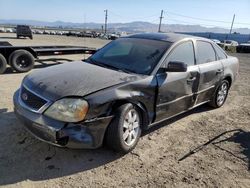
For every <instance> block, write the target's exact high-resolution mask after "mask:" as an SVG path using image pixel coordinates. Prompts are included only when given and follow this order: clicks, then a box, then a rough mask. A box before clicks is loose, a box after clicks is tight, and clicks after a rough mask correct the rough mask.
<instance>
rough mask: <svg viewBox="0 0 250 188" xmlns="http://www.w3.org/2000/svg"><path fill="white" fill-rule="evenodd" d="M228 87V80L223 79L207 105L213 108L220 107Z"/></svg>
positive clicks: (226, 94) (225, 97)
mask: <svg viewBox="0 0 250 188" xmlns="http://www.w3.org/2000/svg"><path fill="white" fill-rule="evenodd" d="M229 87H230V85H229V82H228V81H227V80H223V81H222V82H221V83H220V85H219V87H218V88H217V90H216V92H215V93H214V96H213V98H212V100H211V102H210V103H209V105H210V106H212V107H214V108H220V107H222V106H223V104H224V103H225V101H226V99H227V96H228V91H229Z"/></svg>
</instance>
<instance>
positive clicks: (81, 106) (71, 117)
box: [44, 98, 89, 123]
mask: <svg viewBox="0 0 250 188" xmlns="http://www.w3.org/2000/svg"><path fill="white" fill-rule="evenodd" d="M88 108H89V105H88V103H87V101H85V100H83V99H77V98H64V99H61V100H58V101H56V102H55V103H54V104H52V105H51V106H50V107H49V108H48V109H47V110H46V111H45V113H44V114H45V115H46V116H48V117H51V118H53V119H56V120H59V121H64V122H72V123H73V122H79V121H82V120H83V119H84V118H85V116H86V114H87V112H88Z"/></svg>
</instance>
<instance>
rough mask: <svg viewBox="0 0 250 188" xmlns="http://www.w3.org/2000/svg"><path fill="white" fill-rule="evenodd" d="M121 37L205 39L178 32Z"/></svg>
mask: <svg viewBox="0 0 250 188" xmlns="http://www.w3.org/2000/svg"><path fill="white" fill-rule="evenodd" d="M123 38H140V39H150V40H159V41H167V42H173V43H174V42H177V41H179V40H182V39H185V38H192V39H202V40H207V39H205V38H202V37H196V36H192V35H185V34H179V33H140V34H134V35H129V36H126V37H123Z"/></svg>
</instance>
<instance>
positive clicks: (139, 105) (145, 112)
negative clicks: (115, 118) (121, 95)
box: [109, 99, 149, 129]
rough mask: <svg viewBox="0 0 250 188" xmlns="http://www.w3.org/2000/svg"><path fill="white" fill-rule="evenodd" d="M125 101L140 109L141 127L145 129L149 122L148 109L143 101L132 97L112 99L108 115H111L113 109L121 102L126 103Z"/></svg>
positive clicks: (121, 103)
mask: <svg viewBox="0 0 250 188" xmlns="http://www.w3.org/2000/svg"><path fill="white" fill-rule="evenodd" d="M127 103H131V104H133V105H134V106H136V107H137V108H138V109H139V110H140V113H141V116H142V119H143V125H142V126H143V127H142V128H143V129H146V128H147V125H148V124H149V117H148V110H147V108H146V106H145V105H144V104H143V102H140V101H135V100H132V99H119V100H116V101H113V102H112V104H111V110H110V112H109V115H113V114H114V112H115V110H116V109H117V108H118V107H120V106H121V105H123V104H127Z"/></svg>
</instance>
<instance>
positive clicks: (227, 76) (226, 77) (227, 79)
mask: <svg viewBox="0 0 250 188" xmlns="http://www.w3.org/2000/svg"><path fill="white" fill-rule="evenodd" d="M223 80H226V81H228V83H229V88H230V87H231V85H232V81H233V79H232V76H230V75H225V77H224V78H223Z"/></svg>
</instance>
